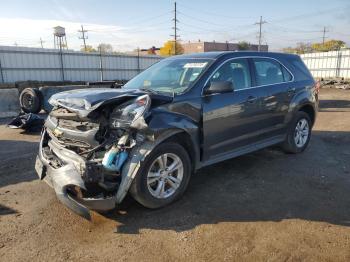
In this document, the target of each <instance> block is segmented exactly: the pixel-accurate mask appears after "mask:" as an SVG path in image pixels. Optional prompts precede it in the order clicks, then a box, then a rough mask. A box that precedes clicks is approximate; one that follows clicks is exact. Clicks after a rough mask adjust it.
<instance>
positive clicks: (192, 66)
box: [123, 58, 210, 94]
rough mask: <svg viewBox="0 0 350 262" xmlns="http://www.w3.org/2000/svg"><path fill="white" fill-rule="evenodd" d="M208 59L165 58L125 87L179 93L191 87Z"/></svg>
mask: <svg viewBox="0 0 350 262" xmlns="http://www.w3.org/2000/svg"><path fill="white" fill-rule="evenodd" d="M209 61H210V60H208V59H185V58H184V59H165V60H162V61H160V62H158V63H156V64H154V65H153V66H151V67H150V68H148V69H146V70H145V71H143V72H142V73H140V74H139V75H137V76H136V77H134V78H133V79H131V80H130V81H129V82H128V83H127V84H126V85H124V87H123V88H125V89H149V90H150V91H155V92H166V93H168V92H169V93H174V94H179V93H182V92H184V91H185V90H186V89H188V88H190V87H191V86H192V84H193V83H194V81H195V80H196V79H197V78H198V76H199V75H200V74H201V73H202V72H203V71H204V69H205V68H206V67H207V66H208V64H209Z"/></svg>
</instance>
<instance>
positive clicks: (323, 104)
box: [319, 100, 350, 112]
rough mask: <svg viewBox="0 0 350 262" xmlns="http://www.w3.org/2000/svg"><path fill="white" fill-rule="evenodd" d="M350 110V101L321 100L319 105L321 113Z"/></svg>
mask: <svg viewBox="0 0 350 262" xmlns="http://www.w3.org/2000/svg"><path fill="white" fill-rule="evenodd" d="M334 109H336V110H334ZM349 109H350V101H349V100H320V103H319V111H320V112H333V111H334V112H349Z"/></svg>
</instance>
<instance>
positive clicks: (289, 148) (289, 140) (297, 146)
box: [282, 111, 312, 154]
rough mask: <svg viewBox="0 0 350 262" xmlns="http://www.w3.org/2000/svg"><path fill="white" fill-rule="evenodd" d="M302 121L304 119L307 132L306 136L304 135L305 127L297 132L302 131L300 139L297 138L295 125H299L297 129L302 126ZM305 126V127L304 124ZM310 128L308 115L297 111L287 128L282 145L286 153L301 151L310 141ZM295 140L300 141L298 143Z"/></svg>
mask: <svg viewBox="0 0 350 262" xmlns="http://www.w3.org/2000/svg"><path fill="white" fill-rule="evenodd" d="M304 121H306V123H307V129H308V134H307V137H305V133H306V132H305V130H306V129H305V130H304V131H303V132H299V134H300V133H302V135H301V137H300V139H301V140H298V131H297V125H299V129H300V128H301V126H302V123H305V122H304ZM305 127H306V124H305ZM311 128H312V123H311V120H310V117H309V115H308V114H307V113H305V112H303V111H299V112H297V113H296V115H295V117H294V118H293V120H292V122H291V124H290V126H289V128H288V131H287V136H286V140H285V141H284V143H283V145H282V148H283V150H284V151H285V152H287V153H292V154H297V153H301V152H303V151H304V150H305V149H306V147H307V146H308V144H309V142H310V138H311ZM297 141H299V142H300V143H298V142H297Z"/></svg>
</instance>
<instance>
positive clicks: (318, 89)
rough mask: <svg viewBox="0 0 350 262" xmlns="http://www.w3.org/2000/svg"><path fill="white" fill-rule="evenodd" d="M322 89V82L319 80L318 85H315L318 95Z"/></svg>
mask: <svg viewBox="0 0 350 262" xmlns="http://www.w3.org/2000/svg"><path fill="white" fill-rule="evenodd" d="M320 88H321V81H320V80H317V81H316V83H315V91H316V94H318V93H319V92H320Z"/></svg>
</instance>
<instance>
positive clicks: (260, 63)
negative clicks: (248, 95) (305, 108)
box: [253, 58, 292, 86]
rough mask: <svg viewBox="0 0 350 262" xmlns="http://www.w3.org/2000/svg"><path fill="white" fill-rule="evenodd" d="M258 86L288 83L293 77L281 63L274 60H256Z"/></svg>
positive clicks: (254, 60)
mask: <svg viewBox="0 0 350 262" xmlns="http://www.w3.org/2000/svg"><path fill="white" fill-rule="evenodd" d="M253 62H254V66H255V72H256V73H255V75H256V84H257V85H258V86H260V85H271V84H277V83H283V82H288V81H291V80H292V75H291V74H290V73H289V72H288V70H286V69H285V68H284V67H283V66H282V65H281V64H280V63H278V62H277V61H274V60H272V59H266V58H255V59H253Z"/></svg>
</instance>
